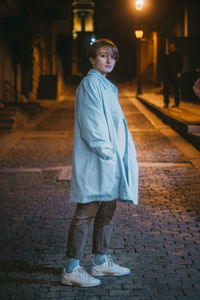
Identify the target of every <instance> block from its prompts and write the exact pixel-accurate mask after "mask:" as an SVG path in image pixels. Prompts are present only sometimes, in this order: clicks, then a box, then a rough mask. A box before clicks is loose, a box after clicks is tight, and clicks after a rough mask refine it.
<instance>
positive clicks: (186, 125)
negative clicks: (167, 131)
mask: <svg viewBox="0 0 200 300" xmlns="http://www.w3.org/2000/svg"><path fill="white" fill-rule="evenodd" d="M137 99H139V100H140V101H141V102H142V103H144V104H145V105H146V106H147V107H148V108H149V109H150V110H151V111H153V112H154V113H156V114H157V115H158V116H159V117H160V118H161V119H162V120H163V121H164V122H165V123H167V124H169V125H170V126H171V127H172V128H173V129H175V130H176V131H177V132H178V133H180V134H181V135H182V136H183V137H184V138H186V139H187V140H189V141H190V142H191V143H192V144H193V145H194V146H195V147H196V148H197V149H198V150H200V101H199V103H189V102H182V101H181V102H180V105H179V107H176V108H171V106H172V105H173V104H174V99H173V98H170V105H169V107H168V108H163V104H164V103H163V95H162V94H160V93H159V94H158V93H156V92H153V90H152V91H148V92H145V93H143V94H141V95H139V96H137Z"/></svg>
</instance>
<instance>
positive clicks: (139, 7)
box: [135, 0, 144, 10]
mask: <svg viewBox="0 0 200 300" xmlns="http://www.w3.org/2000/svg"><path fill="white" fill-rule="evenodd" d="M143 6H144V0H136V1H135V7H136V9H137V10H142V9H143Z"/></svg>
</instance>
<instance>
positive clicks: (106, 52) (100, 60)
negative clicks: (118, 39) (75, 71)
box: [90, 46, 115, 76]
mask: <svg viewBox="0 0 200 300" xmlns="http://www.w3.org/2000/svg"><path fill="white" fill-rule="evenodd" d="M90 62H91V64H92V67H93V69H95V70H97V71H98V72H99V73H101V74H102V75H103V76H106V75H107V74H108V73H110V72H111V71H112V70H113V68H114V66H115V58H114V57H113V52H112V49H111V48H110V47H107V46H102V47H100V48H99V49H98V50H97V55H96V58H92V57H90Z"/></svg>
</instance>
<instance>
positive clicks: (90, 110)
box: [71, 69, 138, 204]
mask: <svg viewBox="0 0 200 300" xmlns="http://www.w3.org/2000/svg"><path fill="white" fill-rule="evenodd" d="M120 118H121V120H122V121H123V122H124V128H125V154H124V158H121V157H120V155H119V152H120V151H119V149H120V140H119V138H118V132H117V126H116V124H117V123H118V122H119V121H120ZM114 199H119V200H123V201H128V202H129V201H130V202H133V203H134V204H138V163H137V154H136V150H135V146H134V142H133V139H132V136H131V134H130V132H129V131H128V128H127V123H126V120H125V117H124V114H123V112H122V110H121V107H120V104H119V101H118V90H117V88H116V86H114V85H113V84H112V83H111V82H110V81H109V80H108V79H106V78H105V77H104V76H102V75H101V74H100V73H99V72H98V71H96V70H94V69H91V70H90V71H89V72H88V74H87V76H86V77H84V78H83V80H82V81H81V83H80V85H79V87H78V88H77V92H76V104H75V122H74V151H73V162H72V179H71V201H72V202H79V203H88V202H92V201H111V200H114Z"/></svg>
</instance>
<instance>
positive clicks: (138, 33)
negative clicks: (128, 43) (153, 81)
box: [135, 30, 143, 95]
mask: <svg viewBox="0 0 200 300" xmlns="http://www.w3.org/2000/svg"><path fill="white" fill-rule="evenodd" d="M135 36H136V51H137V53H136V59H137V92H136V95H141V94H142V87H141V76H140V40H141V39H142V37H143V30H135Z"/></svg>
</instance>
